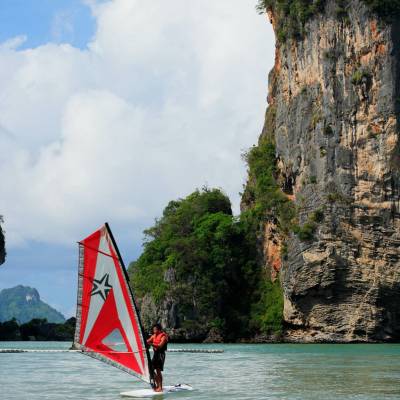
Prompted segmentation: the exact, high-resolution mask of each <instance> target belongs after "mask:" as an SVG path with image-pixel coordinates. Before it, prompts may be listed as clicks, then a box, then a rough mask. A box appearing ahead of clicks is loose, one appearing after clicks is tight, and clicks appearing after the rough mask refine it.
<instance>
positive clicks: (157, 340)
mask: <svg viewBox="0 0 400 400" xmlns="http://www.w3.org/2000/svg"><path fill="white" fill-rule="evenodd" d="M153 336H154V337H153V345H155V346H159V344H160V343H161V341H162V340H163V338H166V342H165V343H164V346H162V347H160V348H157V350H158V351H165V350H166V349H167V343H168V335H167V334H166V333H165V332H160V333H159V334H157V335H153Z"/></svg>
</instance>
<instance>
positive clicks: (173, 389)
mask: <svg viewBox="0 0 400 400" xmlns="http://www.w3.org/2000/svg"><path fill="white" fill-rule="evenodd" d="M190 390H193V387H192V386H190V385H186V384H185V383H181V384H179V385H175V386H164V390H163V391H162V392H155V391H154V390H153V389H138V390H131V391H129V392H122V393H120V395H121V396H122V397H134V398H140V399H144V398H148V397H150V398H151V397H156V396H161V395H166V394H171V393H177V392H183V391H190Z"/></svg>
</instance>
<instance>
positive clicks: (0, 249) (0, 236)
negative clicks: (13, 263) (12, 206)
mask: <svg viewBox="0 0 400 400" xmlns="http://www.w3.org/2000/svg"><path fill="white" fill-rule="evenodd" d="M1 222H3V218H2V217H1V216H0V265H1V264H4V261H6V241H5V237H4V232H3V229H2V227H1Z"/></svg>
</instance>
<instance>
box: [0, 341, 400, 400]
mask: <svg viewBox="0 0 400 400" xmlns="http://www.w3.org/2000/svg"><path fill="white" fill-rule="evenodd" d="M69 346H70V343H56V342H47V343H44V342H0V348H30V349H67V348H68V347H69ZM170 347H171V348H184V347H186V348H218V349H223V350H224V353H222V354H200V353H199V354H197V353H194V354H193V353H167V359H166V365H165V371H164V375H165V383H166V384H175V383H180V382H182V383H188V384H190V385H192V386H193V387H194V388H195V391H193V392H188V393H179V394H172V395H169V396H165V397H168V398H177V399H179V400H185V399H193V400H206V399H207V400H211V399H212V400H218V399H240V400H245V399H255V400H261V399H285V400H292V399H293V400H294V399H302V400H312V399H318V400H330V399H332V400H339V399H346V400H348V399H360V400H361V399H362V400H372V399H374V400H375V399H376V400H384V399H400V345H397V344H377V345H375V344H370V345H365V344H349V345H331V344H303V345H300V344H266V345H242V344H238V345H189V344H188V345H170ZM143 387H146V384H145V383H142V382H139V381H138V380H136V378H134V377H132V376H130V375H128V374H126V373H124V372H122V371H119V370H118V369H116V368H113V367H111V366H108V365H106V364H104V363H102V362H100V361H97V360H95V359H92V358H90V357H86V356H84V355H82V354H77V353H22V354H0V399H1V400H42V399H51V400H56V399H57V400H58V399H59V400H69V399H71V400H72V399H74V400H89V399H90V400H91V399H93V400H100V399H107V400H112V399H119V398H120V397H119V393H120V392H122V391H127V390H134V389H139V388H143ZM158 399H160V397H158Z"/></svg>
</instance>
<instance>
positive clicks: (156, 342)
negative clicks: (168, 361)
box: [147, 324, 168, 392]
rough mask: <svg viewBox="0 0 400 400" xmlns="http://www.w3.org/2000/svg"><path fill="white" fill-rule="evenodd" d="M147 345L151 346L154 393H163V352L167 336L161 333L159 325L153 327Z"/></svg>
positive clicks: (166, 343) (165, 347)
mask: <svg viewBox="0 0 400 400" xmlns="http://www.w3.org/2000/svg"><path fill="white" fill-rule="evenodd" d="M147 344H148V345H151V346H153V351H154V353H153V358H152V359H151V364H152V368H153V370H154V383H155V388H154V391H156V392H162V391H163V386H162V382H163V377H162V371H163V370H164V362H165V352H166V350H167V345H168V335H167V334H166V333H165V332H164V331H163V329H162V327H161V325H160V324H154V325H153V334H152V335H151V336H150V338H149V339H147Z"/></svg>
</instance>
